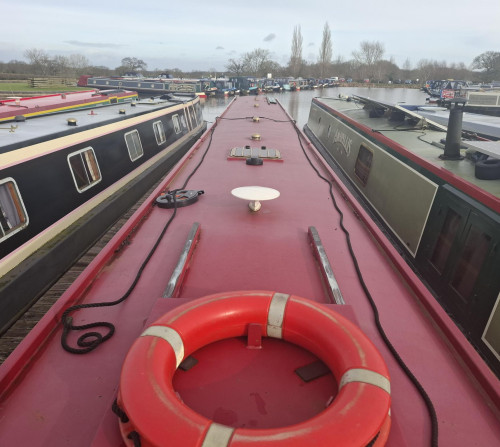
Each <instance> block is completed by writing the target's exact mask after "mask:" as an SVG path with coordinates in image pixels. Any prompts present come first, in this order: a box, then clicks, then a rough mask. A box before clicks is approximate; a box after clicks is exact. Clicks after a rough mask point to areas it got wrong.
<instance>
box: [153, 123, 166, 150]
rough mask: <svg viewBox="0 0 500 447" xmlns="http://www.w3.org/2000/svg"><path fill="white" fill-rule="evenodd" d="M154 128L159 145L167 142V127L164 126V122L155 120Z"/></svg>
mask: <svg viewBox="0 0 500 447" xmlns="http://www.w3.org/2000/svg"><path fill="white" fill-rule="evenodd" d="M153 129H154V131H155V137H156V142H157V143H158V146H160V145H161V144H163V143H165V141H167V136H166V135H165V128H164V127H163V123H162V122H161V121H155V122H154V123H153Z"/></svg>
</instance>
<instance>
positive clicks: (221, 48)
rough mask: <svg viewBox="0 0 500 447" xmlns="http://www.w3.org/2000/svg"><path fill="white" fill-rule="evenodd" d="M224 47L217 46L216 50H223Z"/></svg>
mask: <svg viewBox="0 0 500 447" xmlns="http://www.w3.org/2000/svg"><path fill="white" fill-rule="evenodd" d="M223 49H224V47H221V46H220V45H219V46H218V47H217V48H216V50H223Z"/></svg>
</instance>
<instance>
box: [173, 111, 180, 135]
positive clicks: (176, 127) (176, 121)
mask: <svg viewBox="0 0 500 447" xmlns="http://www.w3.org/2000/svg"><path fill="white" fill-rule="evenodd" d="M172 121H173V123H174V131H175V133H179V132H180V131H181V125H180V123H179V115H174V116H172Z"/></svg>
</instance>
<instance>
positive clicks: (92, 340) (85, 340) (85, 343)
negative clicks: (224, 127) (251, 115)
mask: <svg viewBox="0 0 500 447" xmlns="http://www.w3.org/2000/svg"><path fill="white" fill-rule="evenodd" d="M216 126H217V121H216V123H215V124H214V125H213V126H212V128H211V132H210V139H209V143H208V146H207V148H206V149H205V152H204V154H203V156H202V158H201V160H200V161H199V163H198V164H197V165H196V166H195V168H194V169H193V170H192V171H191V173H190V174H189V176H188V177H187V179H186V181H185V182H184V184H183V185H182V186H181V187H180V188H178V189H174V190H172V191H171V192H172V193H173V194H172V196H173V202H174V212H173V213H172V215H171V216H170V219H169V220H168V221H167V223H166V224H165V226H164V227H163V230H162V231H161V233H160V235H159V236H158V238H157V240H156V242H155V244H154V245H153V248H152V249H151V250H150V252H149V253H148V255H147V256H146V259H145V260H144V261H143V263H142V264H141V266H140V268H139V270H138V271H137V274H136V276H135V278H134V281H133V282H132V284H131V285H130V287H129V288H128V289H127V291H126V292H125V293H124V294H123V295H122V296H121V298H119V299H117V300H115V301H106V302H100V303H89V304H77V305H75V306H71V307H69V308H67V309H66V310H65V311H64V313H63V314H62V317H61V321H62V325H63V332H62V335H61V345H62V347H63V348H64V349H65V350H66V351H68V352H70V353H72V354H86V353H87V352H90V351H93V350H94V349H96V348H97V347H98V346H99V345H100V344H101V343H104V342H105V341H106V340H109V339H110V338H111V337H112V336H113V334H114V333H115V326H114V325H113V324H112V323H109V322H107V321H97V322H94V323H88V324H82V325H74V324H73V318H72V317H71V316H70V314H71V313H73V312H75V311H77V310H81V309H90V308H100V307H109V306H116V305H118V304H120V303H122V302H123V301H125V300H126V299H127V298H128V297H129V296H130V294H131V293H132V291H133V290H134V289H135V287H136V285H137V283H138V282H139V279H140V278H141V276H142V273H143V271H144V269H145V268H146V265H147V264H148V262H149V261H150V259H151V258H152V256H153V254H154V252H155V251H156V249H157V248H158V246H159V245H160V242H161V240H162V239H163V236H164V235H165V233H166V231H167V229H168V227H169V226H170V224H171V223H172V221H173V220H174V218H175V216H176V215H177V201H176V193H177V192H178V191H182V190H184V189H185V188H186V185H187V183H188V182H189V180H190V179H191V177H192V176H193V175H194V174H195V173H196V171H197V170H198V168H199V167H200V166H201V164H202V163H203V161H204V160H205V157H206V155H207V152H208V150H209V149H210V147H211V145H212V137H213V134H214V130H215V127H216ZM98 327H100V328H107V332H105V333H104V334H102V333H100V332H97V331H90V332H86V333H84V334H83V335H81V336H80V337H78V339H77V342H76V343H77V345H78V346H79V347H78V348H75V347H73V346H70V345H69V344H68V335H69V333H70V331H72V330H73V331H85V330H88V329H94V328H98Z"/></svg>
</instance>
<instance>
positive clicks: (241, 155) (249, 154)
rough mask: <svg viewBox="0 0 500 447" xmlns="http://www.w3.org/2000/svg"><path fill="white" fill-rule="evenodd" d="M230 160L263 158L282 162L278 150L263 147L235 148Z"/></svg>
mask: <svg viewBox="0 0 500 447" xmlns="http://www.w3.org/2000/svg"><path fill="white" fill-rule="evenodd" d="M228 158H229V159H247V158H263V159H267V160H282V158H281V152H280V151H279V150H278V149H272V148H267V147H266V146H261V147H250V146H245V147H234V148H232V149H231V151H230V152H229V157H228Z"/></svg>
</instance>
